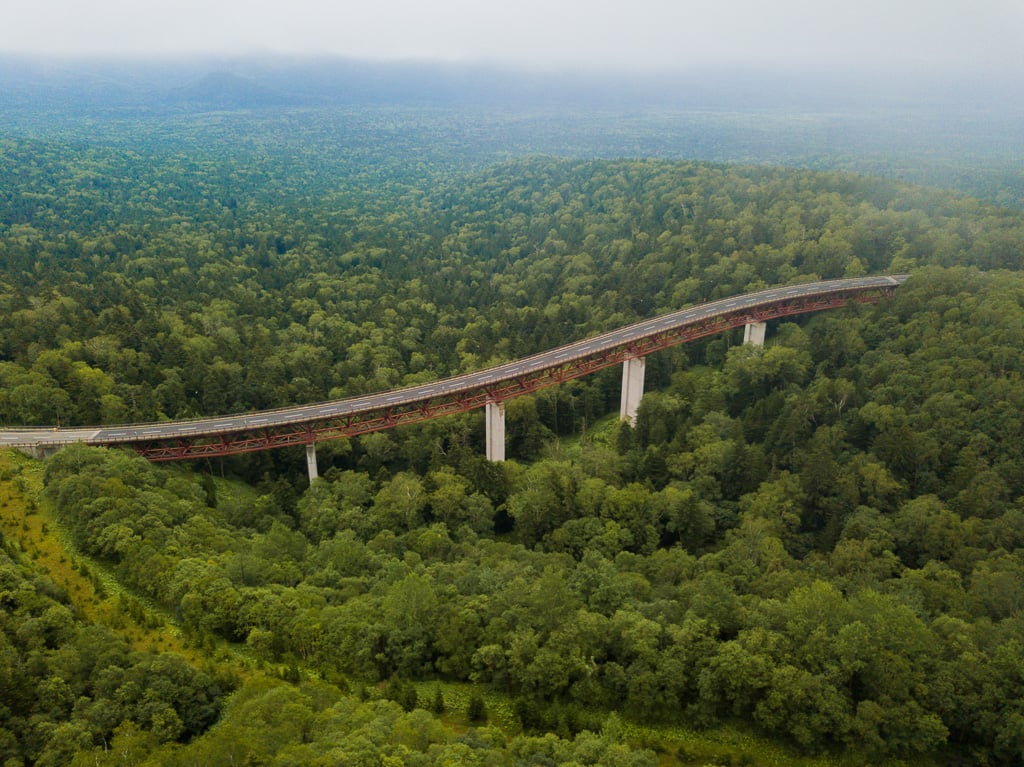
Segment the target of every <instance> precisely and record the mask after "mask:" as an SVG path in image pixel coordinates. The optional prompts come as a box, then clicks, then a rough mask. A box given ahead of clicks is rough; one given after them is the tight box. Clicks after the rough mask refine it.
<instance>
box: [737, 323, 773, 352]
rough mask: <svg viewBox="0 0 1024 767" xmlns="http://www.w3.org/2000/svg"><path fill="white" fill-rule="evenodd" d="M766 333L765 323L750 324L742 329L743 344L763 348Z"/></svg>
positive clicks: (766, 325) (766, 326)
mask: <svg viewBox="0 0 1024 767" xmlns="http://www.w3.org/2000/svg"><path fill="white" fill-rule="evenodd" d="M767 332H768V323H767V322H750V323H747V325H746V326H745V327H744V328H743V343H745V344H753V345H754V346H764V337H765V334H766V333H767Z"/></svg>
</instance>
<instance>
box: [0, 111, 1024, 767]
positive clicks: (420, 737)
mask: <svg viewBox="0 0 1024 767" xmlns="http://www.w3.org/2000/svg"><path fill="white" fill-rule="evenodd" d="M400 117H401V116H400V115H392V116H391V117H390V118H389V117H388V116H387V114H386V113H385V112H381V111H378V112H374V113H372V114H364V113H359V114H358V115H356V116H355V117H353V115H352V114H350V113H347V112H341V111H339V112H328V111H315V110H313V111H310V112H305V111H301V110H300V111H295V112H287V113H285V114H284V115H283V116H280V115H279V116H275V117H268V116H266V115H262V116H261V115H259V114H256V115H249V114H234V115H232V114H206V115H202V116H199V117H196V118H194V119H191V120H190V121H188V123H187V124H185V123H184V122H180V123H174V124H172V126H171V127H167V125H166V124H165V123H163V122H160V121H153V122H152V123H147V122H145V121H138V120H133V121H126V122H124V123H118V122H103V123H100V124H99V126H98V127H100V128H102V130H100V131H99V132H98V134H97V136H95V137H87V136H85V135H84V134H83V133H82V132H74V131H72V132H68V133H62V132H61V131H59V130H54V131H50V132H35V133H33V132H31V131H29V132H26V133H24V135H18V136H15V137H10V138H5V139H0V425H4V426H11V425H25V424H29V425H32V424H35V425H52V424H57V423H59V424H60V425H87V424H97V423H118V422H129V421H152V420H160V419H165V418H178V417H187V416H192V415H202V414H217V413H226V412H237V411H246V410H252V409H257V408H265V407H273V406H278V405H284V404H293V403H303V402H310V401H315V400H322V399H327V398H335V397H343V396H348V395H354V394H358V393H363V392H368V391H376V390H380V389H385V388H389V387H394V386H400V385H405V384H410V383H416V382H422V381H428V380H432V379H435V378H439V377H443V376H446V375H450V374H453V373H456V372H460V371H467V370H472V369H476V368H479V367H481V366H484V365H487V364H491V363H495V362H500V361H505V360H509V359H513V358H515V357H518V356H521V355H524V354H529V353H532V352H536V351H540V350H543V349H545V348H548V347H550V346H554V345H557V344H559V343H563V342H566V341H570V340H574V339H578V338H583V337H585V336H587V335H590V334H594V333H597V332H600V331H603V330H607V329H611V328H614V327H617V326H619V325H622V324H625V323H627V322H630V321H633V320H635V319H638V318H641V317H648V316H652V315H655V314H657V313H660V312H666V311H670V310H674V309H678V308H680V307H683V306H686V305H690V304H695V303H700V302H701V301H704V300H710V299H714V298H719V297H724V296H729V295H733V294H737V293H742V292H746V291H750V290H755V289H758V288H761V287H766V286H770V285H777V284H785V283H790V282H797V281H801V280H807V279H813V278H832V277H842V276H854V275H860V274H866V273H884V272H895V271H900V272H910V274H911V277H910V279H909V280H908V282H907V283H906V285H905V286H903V287H902V288H900V290H899V291H898V293H897V295H896V297H895V299H894V300H893V301H891V302H888V303H885V304H882V305H879V306H876V307H861V308H853V309H849V310H842V311H835V312H828V313H823V314H820V315H815V316H811V317H807V318H802V319H800V320H799V321H797V322H779V323H773V324H772V326H771V329H770V337H769V343H768V345H767V346H766V347H764V348H751V347H744V346H742V345H741V344H740V340H741V339H740V336H739V335H738V333H737V332H733V333H729V334H724V335H722V336H719V337H715V338H711V339H705V340H703V341H700V342H697V343H694V344H691V345H688V346H686V347H680V348H677V349H674V350H671V351H668V352H662V353H659V354H658V355H655V356H653V357H652V358H651V359H649V360H648V365H647V370H648V374H647V389H648V393H647V394H646V395H645V397H644V399H643V402H642V404H641V407H640V413H639V417H638V421H637V424H636V426H635V428H631V427H629V426H625V425H619V424H617V423H615V421H614V413H615V411H616V410H617V404H618V396H619V374H618V372H617V371H608V372H605V373H601V374H598V375H595V376H592V377H589V378H586V379H582V380H579V381H575V382H572V383H570V384H566V385H564V386H561V387H558V388H554V389H548V390H545V391H544V392H541V393H539V394H537V395H534V396H531V397H524V398H521V399H517V400H513V401H510V402H509V403H508V430H509V445H508V448H509V455H510V456H512V458H513V460H510V461H507V462H505V463H502V464H492V463H489V462H487V461H486V460H485V459H484V458H483V457H482V453H483V450H482V445H481V443H482V437H483V428H482V420H481V418H480V416H479V414H471V415H466V416H460V417H455V418H450V419H444V420H439V421H433V422H430V423H428V424H425V425H421V426H418V427H406V428H403V429H398V430H394V431H391V432H383V433H379V434H375V435H370V436H367V437H363V438H360V439H358V440H351V441H348V440H340V441H337V442H333V443H327V444H325V445H323V447H322V449H321V473H322V474H323V477H322V479H320V480H317V481H316V482H314V483H313V485H312V487H307V480H306V477H305V472H304V469H303V468H302V464H301V462H302V460H303V456H302V455H300V454H298V453H297V452H296V454H294V455H293V454H291V453H290V452H289V451H280V452H277V453H265V454H260V455H254V456H246V457H240V458H233V459H230V460H224V461H223V462H219V463H217V464H196V465H194V466H192V467H191V468H190V470H187V471H183V470H181V469H180V468H174V469H169V468H166V467H155V466H153V465H150V464H147V463H146V462H145V461H143V460H142V459H140V458H137V457H135V456H132V455H130V454H128V453H124V452H118V451H108V450H101V449H93V448H84V447H78V448H68V449H66V450H64V451H62V452H60V453H59V454H57V455H56V456H54V457H53V458H51V459H49V460H48V461H47V463H46V466H45V485H46V490H45V496H44V497H40V498H39V499H38V502H39V503H40V504H46V505H48V507H50V508H52V509H53V512H54V514H55V515H56V517H57V518H58V519H59V520H60V523H61V527H62V529H63V530H65V531H66V532H67V534H68V536H69V538H70V541H71V542H72V543H73V546H74V550H75V551H76V552H78V554H79V555H81V556H83V557H86V558H88V559H89V560H90V561H94V562H96V563H97V566H100V567H106V568H110V570H111V571H112V572H113V573H114V574H116V576H117V579H118V582H119V583H120V584H121V586H122V587H123V588H125V589H127V590H128V593H131V594H133V595H135V596H137V597H138V598H141V599H144V600H146V601H147V602H148V603H149V604H152V605H154V606H155V607H157V608H159V609H161V610H164V611H165V612H166V614H167V615H169V616H172V620H173V622H174V623H175V624H176V625H178V626H180V628H181V630H182V631H183V632H184V634H185V636H186V637H187V638H188V639H189V641H190V642H192V643H193V644H194V645H195V646H198V647H210V648H212V647H215V646H216V643H217V642H229V643H231V645H232V646H233V647H235V648H236V649H237V652H239V653H242V654H243V655H244V657H246V658H248V661H247V663H248V664H249V666H248V671H247V674H246V677H245V678H239V677H237V676H232V675H230V674H225V673H221V672H218V671H217V670H216V668H215V667H213V666H211V667H210V668H204V669H196V668H194V667H192V666H190V665H188V664H187V663H185V662H184V661H182V660H180V659H178V658H176V656H173V655H170V654H166V653H165V654H145V653H138V652H136V651H133V650H131V649H130V648H128V647H127V646H122V645H121V644H119V640H114V639H111V638H110V637H108V636H105V635H104V634H103V629H102V628H98V627H95V626H90V625H87V624H85V623H84V622H83V621H82V620H81V616H80V615H76V614H75V612H74V610H73V609H72V608H73V605H72V603H71V601H69V600H70V597H69V595H68V594H64V593H61V591H60V589H58V588H56V587H55V586H53V584H52V583H50V582H48V581H47V579H46V577H45V576H44V575H42V574H40V573H39V572H38V571H37V570H36V569H33V567H32V565H31V564H30V563H29V562H28V561H27V560H26V559H25V558H24V556H23V555H21V554H20V553H19V552H18V551H17V547H15V546H14V545H13V543H12V542H10V541H5V547H4V551H5V554H4V562H3V569H2V571H0V574H2V577H3V581H2V586H0V589H2V590H0V604H3V606H4V613H3V621H4V623H3V633H2V634H0V641H2V642H3V644H2V645H0V651H2V653H3V657H4V658H5V659H6V661H7V662H5V664H4V669H3V674H4V676H2V677H0V691H2V699H0V700H2V702H0V727H2V730H0V756H2V757H3V758H4V759H6V760H8V761H9V763H10V764H12V765H13V764H26V765H28V764H62V763H78V764H86V763H88V764H94V763H109V764H113V763H119V762H117V761H116V759H118V758H121V757H123V760H127V759H129V758H131V759H133V760H135V761H136V762H137V763H147V762H146V760H147V759H148V760H149V761H148V763H151V764H179V763H180V764H183V765H184V764H212V763H224V764H227V763H233V762H234V763H242V762H243V761H244V760H246V759H248V760H249V763H253V764H279V765H285V764H338V763H346V764H364V763H365V764H388V765H392V764H409V765H420V764H422V765H433V764H439V765H440V764H494V765H519V764H523V765H533V764H581V765H583V764H621V765H634V764H635V765H653V764H656V763H658V760H659V759H660V760H661V761H662V763H670V764H671V763H684V764H688V763H693V759H691V758H690V757H688V756H687V754H685V753H678V754H677V753H671V754H670V753H662V754H661V755H660V756H658V755H656V754H655V753H654V752H652V751H650V750H647V749H645V748H643V746H655V747H657V746H658V744H657V743H636V742H632V741H630V739H629V738H628V737H627V736H626V735H625V734H624V733H625V732H626V731H627V729H628V725H629V723H631V722H643V723H648V724H655V725H664V726H668V727H670V726H684V727H689V728H695V729H700V728H715V727H721V726H728V727H737V728H739V731H747V730H752V731H753V732H756V733H758V734H760V735H763V736H767V737H769V738H772V739H774V740H776V741H778V742H781V743H782V744H784V746H785V747H786V748H790V749H793V752H792V753H803V754H810V755H825V756H833V757H835V758H836V759H839V760H842V761H844V762H845V763H851V764H865V763H872V764H873V763H878V762H882V761H885V760H901V759H903V760H911V761H915V762H918V761H919V762H920V763H964V764H978V765H1011V764H1017V763H1019V762H1020V761H1021V759H1022V758H1024V666H1022V664H1021V657H1022V652H1024V646H1022V643H1024V639H1022V637H1024V622H1022V621H1024V614H1022V609H1024V508H1022V505H1021V499H1022V498H1024V449H1022V447H1021V440H1020V435H1021V433H1022V428H1024V415H1022V412H1024V411H1022V408H1024V379H1022V374H1024V274H1022V273H1021V244H1022V243H1024V218H1022V216H1021V212H1020V210H1019V209H1018V208H1010V207H1000V206H997V205H995V204H992V203H987V202H982V201H980V200H979V199H977V198H972V197H964V196H961V195H959V194H955V193H953V192H950V191H946V190H943V189H939V188H928V187H920V186H910V185H907V184H905V183H902V182H899V181H895V180H892V179H886V178H881V177H874V176H861V175H853V174H847V173H843V172H838V171H828V172H821V171H810V170H794V169H786V168H779V167H768V166H739V165H727V164H713V163H699V162H691V161H681V160H664V159H647V160H622V159H572V158H561V159H559V158H554V157H550V156H526V157H513V158H510V159H507V160H505V161H503V162H498V163H494V162H489V161H486V159H487V158H486V157H485V156H484V154H477V153H474V150H473V148H472V145H471V146H470V147H469V148H467V150H466V151H465V152H461V153H460V152H459V151H458V149H459V147H458V143H459V142H458V140H456V139H455V138H453V137H452V136H440V137H434V136H433V134H432V129H433V127H434V126H435V125H436V123H434V122H430V121H428V122H424V123H422V124H420V123H408V122H403V121H402V120H401V119H399V118H400ZM610 414H611V416H610V418H609V415H610ZM222 475H223V476H225V477H234V478H236V479H237V480H241V481H244V482H246V483H248V485H249V486H250V487H251V490H250V491H249V492H248V493H230V494H229V493H226V492H225V487H226V484H225V481H224V480H222V479H221V476H222ZM259 669H263V671H264V673H265V675H261V674H260V672H259ZM282 669H284V670H285V673H284V674H283V676H284V677H285V679H279V678H276V677H278V676H281V674H280V673H278V672H279V671H280V670H282ZM424 684H426V685H427V687H426V688H425V687H424ZM431 684H436V685H438V687H437V690H438V691H440V690H441V689H442V688H441V686H440V685H442V684H443V685H461V686H462V687H459V688H458V689H470V690H484V691H486V692H487V694H492V695H500V696H502V699H503V700H507V701H509V706H510V711H511V720H510V722H509V723H508V724H507V725H506V726H505V727H504V728H499V727H497V726H495V725H494V724H492V725H486V724H485V723H484V722H485V720H486V718H487V713H486V711H485V710H483V708H484V707H483V703H482V702H481V699H480V698H475V699H474V701H475V703H476V705H475V707H474V708H475V710H474V711H473V712H472V714H470V713H469V712H462V711H460V712H459V716H460V717H462V716H463V715H464V716H465V717H468V720H476V721H475V724H476V725H477V726H471V727H469V729H465V730H460V729H459V727H453V726H452V724H451V722H450V721H448V720H446V719H445V718H444V716H443V709H445V707H446V706H445V701H444V700H443V699H441V700H433V699H430V698H429V696H428V695H425V694H422V691H423V690H425V689H430V687H429V685H431ZM446 689H447V688H446ZM417 690H420V691H421V693H420V694H418V693H417ZM438 697H439V698H440V697H443V696H441V695H440V692H439V693H438ZM463 721H465V720H460V722H463ZM468 723H469V724H474V722H473V721H469V722H468ZM460 726H461V724H460ZM744 728H746V729H744ZM735 758H736V759H739V760H744V761H745V763H749V764H762V763H763V764H768V763H769V762H768V761H767V757H764V756H763V754H762V752H760V751H759V750H758V749H757V748H751V749H749V750H748V751H746V752H743V753H742V754H741V755H736V756H735ZM794 758H796V757H794ZM123 760H122V761H123ZM697 763H700V762H699V761H698V762H697Z"/></svg>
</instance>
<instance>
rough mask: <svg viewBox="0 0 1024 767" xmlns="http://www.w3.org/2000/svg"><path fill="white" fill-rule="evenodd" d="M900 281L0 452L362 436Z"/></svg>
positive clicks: (782, 292) (50, 434) (843, 283)
mask: <svg viewBox="0 0 1024 767" xmlns="http://www.w3.org/2000/svg"><path fill="white" fill-rule="evenodd" d="M906 279H907V275H903V274H900V275H892V276H875V277H857V278H853V279H842V280H826V281H820V282H810V283H804V284H802V285H791V286H786V287H780V288H770V289H768V290H762V291H758V292H756V293H748V294H745V295H741V296H735V297H732V298H724V299H721V300H718V301H712V302H709V303H705V304H701V305H699V306H693V307H690V308H687V309H681V310H679V311H676V312H672V313H670V314H664V315H661V316H659V317H654V318H652V319H648V320H643V321H641V322H637V323H634V324H632V325H627V326H626V327H622V328H618V329H616V330H612V331H609V332H607V333H603V334H601V335H598V336H594V337H592V338H588V339H584V340H582V341H575V342H573V343H570V344H566V345H564V346H559V347H557V348H555V349H550V350H548V351H546V352H541V353H539V354H535V355H532V356H530V357H524V358H523V359H519V360H514V361H512V362H507V363H504V364H501V365H497V366H495V367H491V368H487V369H484V370H478V371H475V372H473V373H467V374H464V375H458V376H454V377H451V378H445V379H442V380H438V381H433V382H430V383H425V384H419V385H416V386H410V387H407V388H404V389H395V390H391V391H385V392H379V393H376V394H369V395H365V396H359V397H351V398H347V399H341V400H333V401H330V402H320V403H315V404H311V405H299V406H294V407H286V408H278V409H275V410H261V411H256V412H251V413H243V414H237V415H228V416H219V417H214V418H197V419H191V420H183V421H168V422H164V423H138V424H126V425H121V426H107V427H102V426H98V427H89V428H70V429H69V428H17V429H3V430H0V447H19V448H32V449H36V450H44V449H46V448H54V447H58V446H61V445H67V444H70V443H73V442H85V443H88V444H92V445H126V444H127V445H133V446H134V447H135V448H136V449H137V450H139V452H141V453H142V454H143V455H146V456H147V457H149V458H151V459H153V460H175V459H183V458H196V457H203V456H210V455H230V454H235V453H245V452H251V451H253V450H263V449H268V448H273V447H282V446H285V445H294V444H309V443H311V442H313V441H315V440H320V439H331V438H336V437H342V436H353V435H357V434H365V433H368V432H371V431H378V430H380V429H387V428H391V427H393V426H397V425H400V424H403V423H413V422H416V421H422V420H426V419H427V418H436V417H439V416H443V415H448V414H451V413H457V412H464V411H466V410H470V409H473V408H476V407H482V406H483V405H485V404H486V403H487V402H489V401H501V400H504V399H508V398H510V397H514V396H517V395H519V394H524V393H527V392H531V391H536V390H537V389H540V388H543V387H544V386H550V385H554V384H557V383H560V382H562V381H565V380H569V379H571V378H577V377H580V376H583V375H587V374H589V373H592V372H594V371H596V370H600V369H602V368H605V367H609V366H611V365H615V364H619V363H621V362H622V361H623V360H624V359H628V358H630V357H639V356H643V355H645V354H649V353H650V352H652V351H657V350H658V349H663V348H667V347H669V346H674V345H677V344H681V343H685V342H686V341H690V340H693V339H695V338H700V337H703V336H706V335H710V334H712V333H718V332H721V331H723V330H727V329H729V328H732V327H737V326H739V325H743V324H746V323H749V322H761V321H765V320H768V319H774V318H777V317H785V316H791V315H796V314H803V313H807V312H814V311H820V310H823V309H829V308H835V307H839V306H845V305H847V304H850V303H858V302H860V303H872V302H875V301H877V300H879V299H880V298H881V297H883V296H888V295H892V293H893V292H894V291H895V289H896V288H897V287H899V286H900V285H902V284H903V282H905V281H906Z"/></svg>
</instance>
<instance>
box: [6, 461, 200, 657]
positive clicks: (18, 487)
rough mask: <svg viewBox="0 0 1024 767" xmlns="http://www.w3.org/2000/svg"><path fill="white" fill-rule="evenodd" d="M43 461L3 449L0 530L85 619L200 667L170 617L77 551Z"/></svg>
mask: <svg viewBox="0 0 1024 767" xmlns="http://www.w3.org/2000/svg"><path fill="white" fill-rule="evenodd" d="M43 468H44V467H43V463H42V462H40V461H37V460H35V459H32V458H29V457H27V456H24V455H22V454H21V453H19V452H17V451H14V450H4V451H0V530H2V531H3V534H4V537H5V538H6V539H7V540H9V541H13V542H14V543H15V544H16V545H17V546H18V547H19V548H20V549H21V550H22V551H23V552H24V553H25V554H26V555H28V557H29V558H31V559H32V560H33V562H34V563H35V565H36V566H37V567H39V568H40V569H41V570H43V571H45V572H46V573H47V574H48V575H49V576H50V579H51V580H52V581H53V582H54V583H55V584H56V585H57V586H58V587H60V588H61V589H62V590H63V591H64V592H65V593H66V594H67V598H68V601H69V602H70V604H71V606H72V607H73V609H74V610H75V611H76V613H77V614H78V615H79V616H81V617H82V618H83V619H85V620H86V621H89V622H91V623H99V624H103V625H105V626H107V627H108V628H109V629H110V630H111V631H113V632H114V633H115V634H117V635H118V636H119V637H120V638H121V639H123V640H125V641H126V642H128V643H129V644H130V645H131V646H132V647H133V648H134V649H136V650H140V651H146V650H153V651H157V652H174V653H179V654H180V655H182V656H184V657H185V658H187V659H188V660H189V661H190V662H191V663H193V664H195V665H196V666H200V665H203V663H205V662H206V661H207V658H206V657H205V656H204V655H203V654H202V653H200V652H199V651H197V650H196V649H194V648H191V647H188V646H187V645H186V643H185V642H184V639H183V638H182V635H181V633H180V632H179V631H178V630H177V628H176V627H175V626H174V625H173V624H172V623H171V622H170V621H169V620H168V618H167V616H166V615H164V614H162V613H161V612H160V611H159V610H156V609H155V608H154V607H153V606H152V605H148V604H146V603H145V602H144V601H143V600H140V599H139V598H138V597H137V596H135V595H133V594H131V593H129V592H128V591H127V590H126V589H124V588H123V587H122V586H121V585H120V583H118V581H117V579H116V578H115V577H114V576H113V575H112V574H111V573H110V571H109V570H108V569H107V568H106V567H104V566H103V565H102V564H101V563H99V562H96V561H95V560H93V559H91V558H89V557H86V556H84V555H83V554H81V553H80V552H78V551H77V550H76V549H75V547H74V544H73V543H72V542H71V539H70V536H69V535H68V533H67V531H66V530H65V529H64V527H63V526H62V525H61V524H60V522H59V521H58V520H57V519H56V517H55V516H54V514H53V510H52V508H51V507H50V505H49V503H48V502H47V501H46V499H45V497H44V495H43Z"/></svg>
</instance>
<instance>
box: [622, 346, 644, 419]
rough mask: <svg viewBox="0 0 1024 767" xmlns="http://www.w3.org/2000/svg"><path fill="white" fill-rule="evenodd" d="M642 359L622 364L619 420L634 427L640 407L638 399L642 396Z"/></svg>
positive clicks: (635, 358)
mask: <svg viewBox="0 0 1024 767" xmlns="http://www.w3.org/2000/svg"><path fill="white" fill-rule="evenodd" d="M645 365H646V362H645V360H644V358H643V357H632V358H630V359H628V360H626V361H625V362H623V363H622V400H621V402H622V404H621V405H620V406H619V418H620V419H621V420H623V421H629V424H630V426H636V411H637V409H638V408H639V407H640V398H641V397H643V396H644V366H645Z"/></svg>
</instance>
